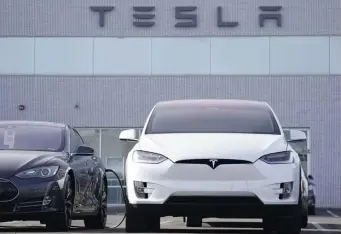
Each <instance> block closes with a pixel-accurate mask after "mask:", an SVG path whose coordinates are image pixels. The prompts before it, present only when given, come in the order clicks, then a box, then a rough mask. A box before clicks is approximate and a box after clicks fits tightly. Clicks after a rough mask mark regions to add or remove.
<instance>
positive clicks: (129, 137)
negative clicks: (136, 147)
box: [119, 129, 139, 141]
mask: <svg viewBox="0 0 341 234" xmlns="http://www.w3.org/2000/svg"><path fill="white" fill-rule="evenodd" d="M138 135H139V134H138V131H137V130H136V129H128V130H124V131H122V132H121V133H120V136H119V138H120V140H121V141H138Z"/></svg>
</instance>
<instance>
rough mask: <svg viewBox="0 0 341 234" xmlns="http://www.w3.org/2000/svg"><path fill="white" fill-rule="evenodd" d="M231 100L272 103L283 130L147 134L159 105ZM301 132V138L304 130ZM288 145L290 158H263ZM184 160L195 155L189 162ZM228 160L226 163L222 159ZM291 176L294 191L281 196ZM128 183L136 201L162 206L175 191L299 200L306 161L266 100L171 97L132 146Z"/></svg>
mask: <svg viewBox="0 0 341 234" xmlns="http://www.w3.org/2000/svg"><path fill="white" fill-rule="evenodd" d="M225 103H226V104H227V105H229V103H233V105H235V104H236V105H244V104H246V105H251V106H253V105H255V106H260V107H261V108H265V109H268V110H269V111H270V112H271V113H272V114H273V117H274V119H275V121H276V122H277V123H278V127H279V134H259V133H256V134H250V133H214V132H210V133H185V132H183V133H164V134H163V133H160V134H146V129H147V127H148V124H149V122H150V119H151V116H152V113H153V112H154V109H155V108H157V107H158V106H159V105H161V106H162V105H165V107H164V108H167V105H168V104H169V105H175V106H176V105H178V104H179V105H182V104H184V105H188V106H191V104H193V105H197V104H198V105H201V104H202V105H204V106H205V105H208V106H210V105H214V106H215V105H218V106H219V105H220V104H222V105H225ZM134 138H135V139H136V138H137V137H136V133H134V130H126V131H124V132H122V133H121V135H120V139H121V140H134ZM296 138H297V139H298V140H300V139H301V138H302V135H298V136H297V137H296ZM136 140H137V139H136ZM285 151H290V162H286V161H285V162H279V163H267V162H265V161H264V160H262V157H264V156H265V155H272V154H277V153H278V152H285ZM148 160H149V161H148ZM183 160H192V161H188V162H189V163H186V161H183ZM193 160H194V161H193ZM195 160H196V161H195ZM271 160H272V159H271ZM181 161H183V162H184V163H181ZM222 161H224V162H225V163H226V164H220V162H222ZM191 162H193V163H194V164H193V163H191ZM201 162H202V164H201ZM289 182H291V183H292V185H293V186H292V188H291V191H290V195H288V196H287V197H286V198H285V199H280V194H281V193H283V188H281V184H282V183H289ZM142 183H144V185H143V186H142ZM126 184H127V197H128V200H129V203H130V204H132V205H159V206H162V205H163V204H166V202H167V201H168V200H169V199H170V198H171V197H174V196H175V197H190V198H191V199H193V197H205V196H206V197H213V198H214V197H227V198H228V197H241V198H245V197H256V198H258V199H259V200H260V201H261V202H262V203H263V205H265V206H266V205H298V204H299V200H300V196H301V193H300V190H301V166H300V159H299V156H298V155H297V153H296V152H295V151H294V150H293V149H292V148H291V147H290V145H289V144H288V142H287V140H286V139H285V136H284V133H283V130H282V127H281V125H280V124H279V120H278V118H277V116H276V115H275V113H274V112H273V110H272V109H271V107H270V106H269V105H268V104H266V103H263V102H255V101H241V100H187V101H186V100H184V101H169V102H162V103H158V104H157V105H156V106H155V107H154V108H153V110H152V111H151V112H150V114H149V116H148V118H147V120H146V123H145V126H144V128H143V130H142V134H141V136H140V138H139V140H138V142H137V144H136V145H135V146H134V147H133V149H132V150H131V151H130V152H129V154H128V156H127V159H126ZM137 184H140V185H137ZM136 186H141V187H144V188H140V190H139V191H142V192H144V193H146V194H148V195H146V197H143V196H142V197H141V194H137V190H138V189H139V188H136ZM304 186H306V185H304ZM289 187H290V186H289ZM302 191H303V190H302ZM304 193H307V192H304ZM306 195H307V194H306ZM185 210H186V209H185ZM184 212H185V211H184ZM176 213H177V212H176ZM180 213H181V212H180ZM177 214H178V213H177ZM165 215H166V214H165ZM169 215H173V214H172V213H170V214H169ZM174 216H175V214H174ZM210 216H216V215H214V214H207V216H205V217H210ZM217 216H219V215H218V214H217Z"/></svg>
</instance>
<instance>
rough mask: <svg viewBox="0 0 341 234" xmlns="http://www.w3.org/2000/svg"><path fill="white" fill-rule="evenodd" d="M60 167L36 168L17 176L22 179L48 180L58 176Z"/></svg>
mask: <svg viewBox="0 0 341 234" xmlns="http://www.w3.org/2000/svg"><path fill="white" fill-rule="evenodd" d="M58 169H59V166H46V167H36V168H32V169H28V170H25V171H22V172H19V173H18V174H16V176H17V177H20V178H24V179H26V178H34V177H38V178H48V177H51V176H54V175H56V174H57V172H58Z"/></svg>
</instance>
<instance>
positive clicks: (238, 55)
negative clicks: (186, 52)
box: [211, 37, 269, 75]
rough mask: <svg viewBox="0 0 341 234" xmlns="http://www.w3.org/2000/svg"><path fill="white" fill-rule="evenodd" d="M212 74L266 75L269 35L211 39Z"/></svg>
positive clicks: (267, 71)
mask: <svg viewBox="0 0 341 234" xmlns="http://www.w3.org/2000/svg"><path fill="white" fill-rule="evenodd" d="M211 73H212V74H214V75H268V74H269V37H244V38H243V37H232V38H223V37H221V38H212V39H211Z"/></svg>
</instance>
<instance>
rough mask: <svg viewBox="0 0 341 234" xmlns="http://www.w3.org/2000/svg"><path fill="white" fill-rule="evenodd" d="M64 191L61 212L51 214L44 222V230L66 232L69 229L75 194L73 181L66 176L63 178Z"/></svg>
mask: <svg viewBox="0 0 341 234" xmlns="http://www.w3.org/2000/svg"><path fill="white" fill-rule="evenodd" d="M64 191H65V192H64V207H63V211H62V212H61V213H56V214H53V215H52V217H50V218H49V219H48V220H46V228H47V229H49V230H54V231H67V230H68V229H70V227H71V223H72V211H73V204H74V197H75V192H74V186H73V181H72V180H71V177H70V176H69V175H66V178H65V188H64Z"/></svg>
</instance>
